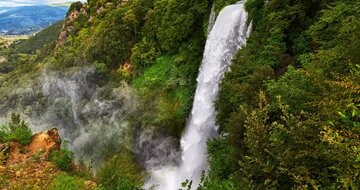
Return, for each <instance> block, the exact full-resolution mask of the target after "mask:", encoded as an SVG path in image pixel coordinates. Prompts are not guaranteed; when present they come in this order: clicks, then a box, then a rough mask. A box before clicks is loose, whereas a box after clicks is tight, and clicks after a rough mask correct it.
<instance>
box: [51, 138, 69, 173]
mask: <svg viewBox="0 0 360 190" xmlns="http://www.w3.org/2000/svg"><path fill="white" fill-rule="evenodd" d="M73 159H74V153H73V152H71V151H70V150H68V143H67V142H66V141H65V142H64V143H62V147H61V150H56V151H54V152H52V153H51V155H50V158H49V160H50V161H51V162H53V163H54V164H55V165H56V166H57V167H58V168H59V169H60V170H62V171H65V172H71V171H73V169H74V166H73Z"/></svg>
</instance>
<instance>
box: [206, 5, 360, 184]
mask: <svg viewBox="0 0 360 190" xmlns="http://www.w3.org/2000/svg"><path fill="white" fill-rule="evenodd" d="M246 7H247V9H248V11H249V12H250V17H251V18H252V19H254V31H253V33H252V35H251V37H250V39H249V40H248V43H247V47H245V48H244V49H242V50H241V51H240V52H239V54H238V56H237V57H236V58H235V60H234V63H233V65H232V68H231V72H229V73H227V74H226V77H225V79H224V81H223V83H222V85H221V92H220V95H219V98H218V101H217V103H216V105H217V106H216V107H217V110H218V115H217V122H218V123H219V125H220V129H221V132H222V133H227V134H228V135H227V137H226V138H225V137H222V138H220V139H218V140H215V141H212V142H210V143H209V153H210V159H209V161H210V165H211V171H210V175H209V177H208V179H207V181H206V187H207V188H208V189H291V188H294V189H338V188H341V189H358V188H359V184H360V181H359V175H358V172H359V169H358V168H359V167H360V164H359V162H358V158H359V155H360V152H359V150H358V148H355V147H358V146H359V145H360V141H359V138H358V137H359V130H358V127H359V121H360V120H359V108H360V107H359V106H360V105H358V102H359V99H360V93H359V90H358V89H359V87H360V84H359V81H360V80H359V79H360V75H359V74H360V73H359V65H360V62H359V59H358V57H357V56H356V53H355V52H357V51H358V48H359V45H358V44H357V43H356V41H358V40H359V38H360V35H359V33H358V32H357V31H359V29H360V27H359V26H360V25H359V21H358V19H357V18H359V17H360V14H359V13H360V12H359V8H360V2H358V1H320V0H317V1H311V2H309V1H290V0H287V1H270V2H269V3H268V4H267V5H265V6H264V4H263V3H262V1H260V0H259V1H257V0H251V1H250V0H249V1H247V3H246ZM259 97H260V99H259Z"/></svg>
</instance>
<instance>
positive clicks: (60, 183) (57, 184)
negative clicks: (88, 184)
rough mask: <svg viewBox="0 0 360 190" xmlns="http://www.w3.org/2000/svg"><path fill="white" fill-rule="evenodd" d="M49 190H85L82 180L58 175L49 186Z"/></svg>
mask: <svg viewBox="0 0 360 190" xmlns="http://www.w3.org/2000/svg"><path fill="white" fill-rule="evenodd" d="M49 189H50V190H63V189H66V190H80V189H85V187H84V180H83V179H79V178H76V177H73V176H69V175H66V174H58V175H56V176H55V178H54V180H53V181H52V183H51V185H50V188H49Z"/></svg>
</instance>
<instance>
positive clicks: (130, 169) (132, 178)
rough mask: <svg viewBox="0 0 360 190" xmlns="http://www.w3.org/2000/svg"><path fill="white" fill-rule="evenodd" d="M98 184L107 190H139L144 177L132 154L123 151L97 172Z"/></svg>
mask: <svg viewBox="0 0 360 190" xmlns="http://www.w3.org/2000/svg"><path fill="white" fill-rule="evenodd" d="M96 177H97V179H98V183H99V184H100V185H101V186H102V187H103V188H104V189H107V190H139V189H141V186H142V184H143V182H142V177H143V176H142V175H141V174H140V173H139V168H138V166H137V165H136V164H135V163H134V158H133V156H132V155H131V153H130V152H128V151H126V150H123V151H122V152H121V153H119V155H117V156H114V157H113V158H112V159H110V160H109V161H108V162H107V163H106V164H105V165H104V166H102V167H101V168H100V169H99V171H98V172H97V176H96Z"/></svg>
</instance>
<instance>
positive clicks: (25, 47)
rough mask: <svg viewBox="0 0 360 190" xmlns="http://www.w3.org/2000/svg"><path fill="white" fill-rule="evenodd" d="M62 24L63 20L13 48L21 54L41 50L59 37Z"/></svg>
mask: <svg viewBox="0 0 360 190" xmlns="http://www.w3.org/2000/svg"><path fill="white" fill-rule="evenodd" d="M63 24H64V20H60V21H57V22H56V23H54V24H52V25H51V26H49V27H48V28H45V29H44V30H42V31H40V32H38V33H36V34H35V35H34V36H31V37H30V38H28V39H27V40H22V41H21V42H20V43H17V44H15V45H14V47H15V48H16V49H17V50H18V51H19V52H21V53H27V54H29V53H33V52H35V51H36V50H40V49H42V48H43V47H44V46H45V45H50V44H51V43H53V42H55V41H56V39H57V37H58V36H59V33H60V30H61V28H62V26H63Z"/></svg>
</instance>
